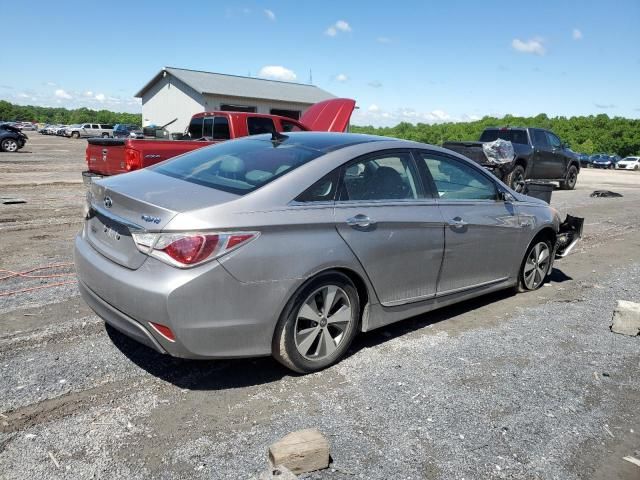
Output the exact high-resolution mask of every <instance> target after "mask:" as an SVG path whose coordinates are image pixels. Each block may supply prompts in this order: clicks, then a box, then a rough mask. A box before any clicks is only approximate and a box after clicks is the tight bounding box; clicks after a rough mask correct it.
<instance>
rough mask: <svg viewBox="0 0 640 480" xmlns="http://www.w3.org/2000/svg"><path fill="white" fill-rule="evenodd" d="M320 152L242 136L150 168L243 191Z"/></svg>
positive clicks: (247, 190) (268, 180) (212, 186)
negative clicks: (240, 138)
mask: <svg viewBox="0 0 640 480" xmlns="http://www.w3.org/2000/svg"><path fill="white" fill-rule="evenodd" d="M321 155H323V152H320V151H318V150H313V149H310V148H307V147H303V146H300V145H295V144H286V143H273V142H271V141H269V140H255V139H243V140H237V141H234V142H223V143H219V144H216V145H212V146H210V147H205V148H200V149H198V150H194V151H193V152H189V153H187V154H185V155H182V156H180V157H177V158H175V159H174V160H169V161H167V162H164V163H161V164H158V165H157V166H155V167H150V168H153V169H154V170H155V171H156V172H158V173H162V174H164V175H168V176H170V177H174V178H179V179H180V180H184V181H187V182H191V183H196V184H198V185H203V186H205V187H210V188H215V189H218V190H223V191H225V192H229V193H235V194H237V195H244V194H246V193H249V192H252V191H253V190H255V189H257V188H260V187H261V186H263V185H266V184H267V183H269V182H271V181H273V180H275V179H276V178H278V177H281V176H283V175H286V174H287V173H288V172H290V171H292V170H294V169H296V168H297V167H299V166H300V165H304V164H305V163H307V162H309V161H311V160H313V159H314V158H317V157H319V156H321Z"/></svg>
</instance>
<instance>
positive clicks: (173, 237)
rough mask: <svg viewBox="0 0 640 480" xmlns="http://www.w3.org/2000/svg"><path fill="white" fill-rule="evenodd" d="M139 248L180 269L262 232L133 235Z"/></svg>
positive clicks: (214, 255) (200, 262)
mask: <svg viewBox="0 0 640 480" xmlns="http://www.w3.org/2000/svg"><path fill="white" fill-rule="evenodd" d="M131 235H132V237H133V241H134V242H135V244H136V246H137V247H138V250H140V251H141V252H142V253H144V254H146V255H149V256H151V257H154V258H157V259H158V260H162V261H163V262H165V263H168V264H169V265H173V266H174V267H178V268H190V267H194V266H196V265H200V264H202V263H205V262H209V261H211V260H213V259H215V258H219V257H221V256H223V255H226V254H227V253H229V252H231V251H233V250H236V249H238V248H240V247H242V246H243V245H246V244H247V243H249V242H251V241H252V240H255V239H256V238H258V236H259V235H260V233H259V232H186V233H147V232H144V233H142V232H139V233H138V232H134V233H132V234H131Z"/></svg>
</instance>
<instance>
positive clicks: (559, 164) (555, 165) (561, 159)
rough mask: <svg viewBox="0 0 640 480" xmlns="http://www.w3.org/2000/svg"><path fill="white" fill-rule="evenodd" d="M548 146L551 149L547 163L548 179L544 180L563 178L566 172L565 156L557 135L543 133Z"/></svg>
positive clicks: (565, 153)
mask: <svg viewBox="0 0 640 480" xmlns="http://www.w3.org/2000/svg"><path fill="white" fill-rule="evenodd" d="M545 134H546V135H547V140H548V142H549V146H550V147H551V155H550V157H549V163H548V175H549V176H548V177H546V178H564V177H565V176H566V170H567V155H569V153H568V152H566V151H565V149H564V147H563V146H562V142H561V141H560V139H559V138H558V136H557V135H555V134H553V133H551V132H545Z"/></svg>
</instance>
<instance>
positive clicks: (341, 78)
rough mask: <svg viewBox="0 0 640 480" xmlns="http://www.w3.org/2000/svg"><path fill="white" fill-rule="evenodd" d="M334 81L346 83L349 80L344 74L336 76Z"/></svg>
mask: <svg viewBox="0 0 640 480" xmlns="http://www.w3.org/2000/svg"><path fill="white" fill-rule="evenodd" d="M336 80H337V81H339V82H346V81H347V80H349V77H348V76H346V75H345V74H344V73H339V74H338V75H336Z"/></svg>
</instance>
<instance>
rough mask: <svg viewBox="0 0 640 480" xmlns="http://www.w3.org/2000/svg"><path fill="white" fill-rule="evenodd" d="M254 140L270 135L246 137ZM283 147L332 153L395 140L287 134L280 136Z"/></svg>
mask: <svg viewBox="0 0 640 480" xmlns="http://www.w3.org/2000/svg"><path fill="white" fill-rule="evenodd" d="M246 138H248V139H254V140H269V141H271V139H272V138H273V137H272V135H271V134H263V135H252V136H250V137H246ZM279 138H281V139H282V140H279V143H281V144H283V145H299V146H303V147H306V148H310V149H312V150H317V151H319V152H323V153H329V152H333V151H335V150H339V149H341V148H345V147H350V146H353V145H359V144H362V143H371V142H388V141H392V140H397V139H395V138H389V137H381V136H378V135H365V134H361V133H336V132H287V133H285V134H280V137H279Z"/></svg>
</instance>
